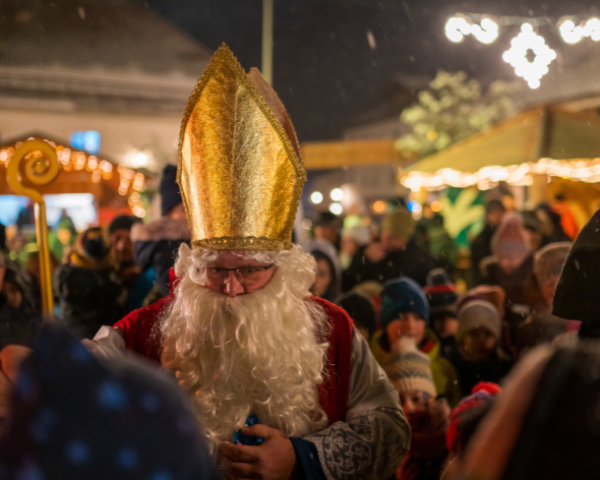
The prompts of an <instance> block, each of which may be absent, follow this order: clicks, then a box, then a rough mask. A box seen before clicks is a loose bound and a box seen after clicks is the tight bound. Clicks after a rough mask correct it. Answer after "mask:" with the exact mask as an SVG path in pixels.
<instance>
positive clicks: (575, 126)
mask: <svg viewBox="0 0 600 480" xmlns="http://www.w3.org/2000/svg"><path fill="white" fill-rule="evenodd" d="M599 157H600V119H592V118H590V117H589V116H587V115H582V114H578V113H572V112H567V111H564V110H559V109H557V108H552V107H548V106H540V107H536V108H534V109H531V110H527V111H525V112H523V113H521V114H519V115H517V116H516V117H513V118H511V119H509V120H506V121H505V122H502V123H501V124H499V125H496V126H494V127H492V128H490V129H488V130H486V131H485V132H482V133H480V134H477V135H474V136H472V137H470V138H468V139H466V140H463V141H462V142H459V143H457V144H456V145H453V146H452V147H450V148H448V149H446V150H443V151H442V152H440V153H437V154H435V155H431V156H429V157H427V158H425V159H423V160H421V161H419V162H417V163H414V164H413V165H411V166H410V167H408V168H407V169H406V170H405V171H406V172H423V173H435V172H437V171H439V170H442V169H444V168H451V169H452V170H457V171H460V172H477V171H478V170H480V169H481V168H483V167H486V166H489V165H498V166H501V167H504V166H509V165H519V164H523V163H535V162H537V161H539V160H540V159H542V158H550V159H554V160H571V159H595V158H599Z"/></svg>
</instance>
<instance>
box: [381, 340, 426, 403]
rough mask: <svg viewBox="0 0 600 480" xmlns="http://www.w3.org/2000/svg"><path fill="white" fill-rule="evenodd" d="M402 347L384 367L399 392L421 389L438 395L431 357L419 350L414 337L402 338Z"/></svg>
mask: <svg viewBox="0 0 600 480" xmlns="http://www.w3.org/2000/svg"><path fill="white" fill-rule="evenodd" d="M399 343H400V349H399V350H398V351H397V352H396V353H394V354H393V355H391V356H390V358H389V360H388V361H387V362H386V364H385V365H384V367H383V369H384V370H385V373H387V376H388V378H389V379H390V381H391V382H392V385H394V388H395V389H396V391H397V392H398V393H401V392H409V391H414V390H421V391H423V392H425V393H428V394H429V395H431V396H432V397H434V398H435V397H436V396H437V391H436V389H435V385H434V383H433V376H432V374H431V368H430V366H429V365H430V361H429V357H428V356H427V355H425V354H424V353H421V352H419V350H417V347H416V345H415V342H414V340H413V339H412V338H408V337H404V338H401V339H400V342H399Z"/></svg>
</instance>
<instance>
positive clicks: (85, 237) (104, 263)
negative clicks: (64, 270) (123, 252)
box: [70, 227, 111, 269]
mask: <svg viewBox="0 0 600 480" xmlns="http://www.w3.org/2000/svg"><path fill="white" fill-rule="evenodd" d="M70 260H71V263H72V264H73V265H75V266H77V267H81V268H89V269H102V268H108V267H109V265H110V261H111V259H110V245H109V244H108V241H107V240H106V237H105V236H104V232H103V231H102V229H101V228H100V227H91V228H88V229H87V230H84V231H83V232H81V233H80V234H79V236H78V237H77V241H76V242H75V251H74V252H73V253H72V254H71V257H70Z"/></svg>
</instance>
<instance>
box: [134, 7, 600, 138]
mask: <svg viewBox="0 0 600 480" xmlns="http://www.w3.org/2000/svg"><path fill="white" fill-rule="evenodd" d="M144 3H145V4H146V5H147V6H148V7H149V8H152V9H153V10H155V11H156V12H157V13H159V14H160V15H162V16H163V17H165V18H167V19H169V20H170V21H172V22H174V23H175V24H177V25H178V26H179V27H180V28H182V29H183V30H185V31H187V32H188V33H189V34H190V35H192V36H193V37H195V38H196V39H198V40H200V41H201V42H202V43H204V44H205V45H207V46H208V47H210V48H211V49H216V48H217V47H218V46H219V45H220V44H221V43H222V42H226V43H227V44H228V45H229V46H230V47H231V48H232V50H233V51H234V53H235V54H236V55H237V57H238V59H239V60H240V62H241V63H242V65H243V66H244V67H245V68H246V69H248V68H250V67H251V66H257V67H260V60H261V57H260V52H261V22H262V0H146V2H144ZM599 7H600V4H599V3H598V2H597V1H591V0H587V1H586V0H572V1H568V2H567V1H564V0H549V1H546V2H542V1H539V0H503V1H498V0H477V1H466V2H452V1H438V0H406V1H402V0H383V1H376V0H276V1H275V31H274V44H275V50H274V80H273V84H274V87H275V89H276V90H277V92H278V93H279V95H280V96H281V98H282V100H283V102H284V104H285V105H286V107H287V108H288V110H289V112H290V114H291V116H292V119H293V120H294V123H295V125H296V128H297V130H298V135H299V137H300V140H301V141H315V140H334V139H338V138H341V136H342V135H343V132H344V130H345V129H347V128H351V127H353V126H358V125H363V124H367V123H369V122H374V121H378V120H383V119H388V118H391V117H393V116H395V115H398V114H399V112H400V111H401V109H402V107H404V106H406V105H407V104H409V103H411V101H412V100H413V99H414V93H415V92H416V91H418V90H419V89H420V88H421V87H422V86H424V85H426V84H427V82H428V81H429V80H431V79H432V78H433V76H435V73H436V71H437V70H439V69H444V70H448V71H458V70H465V71H467V72H468V73H469V74H470V75H472V76H475V77H477V78H479V79H480V80H481V81H482V82H483V83H488V82H490V81H492V80H496V79H507V80H513V79H514V78H515V76H514V71H513V69H512V67H511V66H510V65H508V64H506V63H504V62H503V61H502V59H501V56H502V52H503V51H505V50H506V49H507V48H508V46H509V44H510V40H511V39H512V37H513V36H514V35H516V33H517V32H518V27H504V28H502V29H501V32H500V38H499V39H498V41H496V43H494V44H493V45H491V46H488V45H482V44H480V43H479V42H477V41H476V40H474V39H472V38H467V39H466V40H465V42H463V43H462V44H453V43H451V42H449V41H448V40H447V39H446V37H445V35H444V24H445V21H446V19H447V17H448V16H449V15H452V14H454V13H456V12H475V13H487V14H490V15H517V16H533V17H543V16H547V17H549V18H550V20H551V21H552V23H553V24H555V23H556V21H557V20H558V19H559V18H560V17H561V16H563V15H583V16H585V17H587V16H590V15H598V14H600V8H599ZM368 32H371V34H372V36H373V38H374V40H375V43H376V46H375V48H372V47H371V46H370V45H369V41H368V38H367V36H368ZM540 33H541V34H542V35H543V36H544V37H545V38H546V42H547V43H548V44H549V45H550V46H551V47H553V48H555V49H557V50H558V51H559V57H560V55H561V54H560V52H561V50H565V49H566V48H574V47H566V46H565V44H564V43H563V42H562V40H561V39H560V37H559V36H558V32H557V30H556V28H555V27H553V28H547V27H543V28H540ZM559 62H560V58H559Z"/></svg>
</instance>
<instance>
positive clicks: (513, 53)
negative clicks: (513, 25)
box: [502, 23, 556, 89]
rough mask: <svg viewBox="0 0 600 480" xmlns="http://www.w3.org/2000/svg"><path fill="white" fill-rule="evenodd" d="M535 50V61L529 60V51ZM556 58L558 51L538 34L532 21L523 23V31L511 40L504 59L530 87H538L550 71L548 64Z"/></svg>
mask: <svg viewBox="0 0 600 480" xmlns="http://www.w3.org/2000/svg"><path fill="white" fill-rule="evenodd" d="M528 50H531V51H533V53H534V55H535V58H534V59H533V62H530V61H529V60H527V51H528ZM555 58H556V52H555V51H554V50H552V49H551V48H550V47H549V46H548V45H546V41H545V40H544V37H542V36H540V35H538V34H536V33H535V32H534V31H533V27H532V26H531V24H530V23H524V24H523V25H521V32H520V33H519V35H517V36H516V37H515V38H513V39H512V41H511V42H510V49H509V50H507V51H506V52H504V55H502V59H503V60H504V61H505V62H507V63H510V64H511V65H512V66H513V67H514V68H515V74H516V75H517V76H519V77H523V78H524V79H525V80H526V81H527V84H528V85H529V87H530V88H533V89H535V88H538V87H539V86H540V80H541V78H542V77H543V76H544V75H545V74H547V73H548V65H550V63H552V60H554V59H555Z"/></svg>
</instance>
